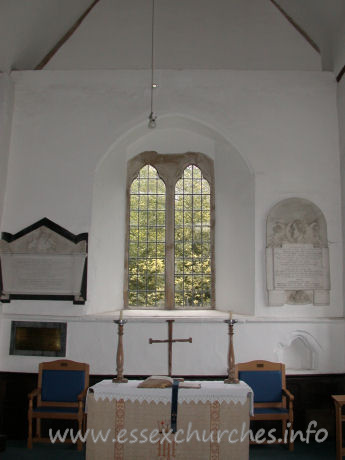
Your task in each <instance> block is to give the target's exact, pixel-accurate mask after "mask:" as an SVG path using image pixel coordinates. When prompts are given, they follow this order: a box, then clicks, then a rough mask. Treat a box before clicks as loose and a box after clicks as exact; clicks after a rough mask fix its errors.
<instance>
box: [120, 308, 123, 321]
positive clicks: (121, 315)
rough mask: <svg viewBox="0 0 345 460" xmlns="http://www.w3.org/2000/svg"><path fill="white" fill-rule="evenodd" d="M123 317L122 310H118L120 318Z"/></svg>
mask: <svg viewBox="0 0 345 460" xmlns="http://www.w3.org/2000/svg"><path fill="white" fill-rule="evenodd" d="M121 319H123V310H120V320H121Z"/></svg>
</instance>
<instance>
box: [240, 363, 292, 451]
mask: <svg viewBox="0 0 345 460" xmlns="http://www.w3.org/2000/svg"><path fill="white" fill-rule="evenodd" d="M235 376H236V378H238V379H240V380H243V381H244V382H246V383H247V384H248V385H249V386H250V387H251V388H252V390H253V392H254V415H252V416H251V417H250V419H251V420H253V421H256V420H280V421H281V422H282V437H281V438H278V436H276V437H277V438H278V439H280V440H281V441H280V442H279V441H278V439H276V442H274V443H273V442H271V441H272V440H270V439H268V440H269V441H270V442H269V443H267V442H264V443H261V444H282V443H287V444H288V446H289V450H290V451H292V450H293V449H294V443H293V442H292V440H291V433H292V429H293V400H294V397H293V395H292V394H291V393H290V392H289V390H287V388H286V381H285V365H284V364H282V363H274V362H270V361H260V360H258V361H249V362H247V363H239V364H236V366H235ZM287 422H289V425H288V433H286V428H287ZM274 434H275V435H276V433H274ZM285 434H288V436H287V437H286V436H285ZM265 436H266V438H267V433H266V435H265ZM251 443H252V444H255V441H251Z"/></svg>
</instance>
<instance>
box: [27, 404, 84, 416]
mask: <svg viewBox="0 0 345 460" xmlns="http://www.w3.org/2000/svg"><path fill="white" fill-rule="evenodd" d="M33 412H35V413H37V412H60V413H68V414H73V412H75V413H77V412H78V408H77V407H56V406H50V407H47V406H45V407H35V409H34V410H33Z"/></svg>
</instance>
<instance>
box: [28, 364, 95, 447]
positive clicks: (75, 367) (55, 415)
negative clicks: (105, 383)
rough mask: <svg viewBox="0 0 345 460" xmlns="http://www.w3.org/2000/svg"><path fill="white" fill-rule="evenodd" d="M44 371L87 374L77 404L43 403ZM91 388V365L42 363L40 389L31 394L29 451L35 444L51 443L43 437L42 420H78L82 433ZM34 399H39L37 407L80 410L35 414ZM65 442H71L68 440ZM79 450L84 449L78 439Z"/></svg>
mask: <svg viewBox="0 0 345 460" xmlns="http://www.w3.org/2000/svg"><path fill="white" fill-rule="evenodd" d="M44 370H63V371H66V370H67V371H68V370H69V371H84V372H85V381H84V390H83V391H82V392H81V393H80V394H79V395H78V401H76V402H53V401H49V402H47V401H42V399H41V392H42V374H43V371H44ZM88 387H89V365H88V364H86V363H78V362H75V361H70V360H68V359H59V360H57V361H50V362H45V363H41V364H40V365H39V374H38V387H37V388H36V389H35V390H33V391H32V392H31V393H29V395H28V398H29V409H28V422H29V428H28V444H27V445H28V449H32V444H33V442H51V440H50V438H42V437H41V419H63V420H77V422H78V430H80V433H82V431H83V428H85V423H84V422H85V413H84V406H85V398H86V393H87V389H88ZM34 398H37V407H38V408H39V407H45V408H47V407H75V408H78V412H74V413H69V412H67V413H66V412H65V413H63V412H54V411H52V412H46V411H45V412H34V411H33V408H34V404H33V401H34ZM33 419H36V436H35V437H33V436H32V425H33ZM65 442H71V440H68V439H66V441H65ZM77 448H78V450H81V449H82V442H81V440H80V439H79V438H78V441H77Z"/></svg>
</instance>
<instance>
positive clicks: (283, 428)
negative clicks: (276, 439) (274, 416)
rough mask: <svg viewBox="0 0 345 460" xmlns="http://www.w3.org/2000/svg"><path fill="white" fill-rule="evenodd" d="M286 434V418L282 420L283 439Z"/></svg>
mask: <svg viewBox="0 0 345 460" xmlns="http://www.w3.org/2000/svg"><path fill="white" fill-rule="evenodd" d="M285 436H286V420H282V439H285Z"/></svg>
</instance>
